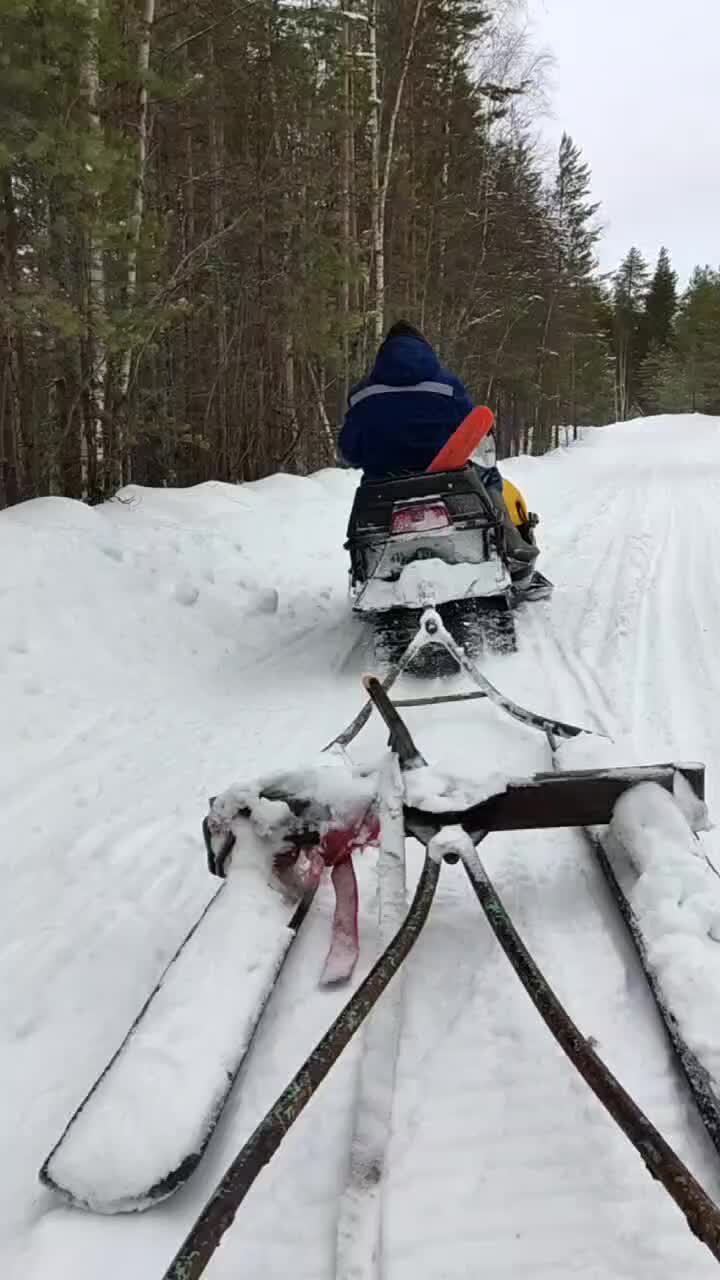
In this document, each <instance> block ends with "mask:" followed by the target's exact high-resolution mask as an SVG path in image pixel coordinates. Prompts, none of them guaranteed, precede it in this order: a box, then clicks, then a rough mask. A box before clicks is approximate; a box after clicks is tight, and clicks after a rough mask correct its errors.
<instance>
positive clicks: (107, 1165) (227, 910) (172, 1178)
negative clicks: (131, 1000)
mask: <svg viewBox="0 0 720 1280" xmlns="http://www.w3.org/2000/svg"><path fill="white" fill-rule="evenodd" d="M309 905H310V903H309V900H308V899H305V900H302V901H300V902H296V903H294V904H292V903H289V902H288V901H286V900H284V899H283V897H282V895H281V894H280V893H279V892H278V891H277V890H276V889H273V888H271V887H270V886H269V885H268V884H267V883H263V882H262V878H261V877H260V876H259V875H258V873H257V871H256V869H255V868H254V867H249V868H248V867H243V868H242V869H240V870H237V871H234V872H233V874H232V875H231V877H230V879H229V880H228V882H227V883H226V884H225V885H224V886H223V887H222V888H221V889H220V890H219V891H218V892H217V893H216V894H215V896H214V898H212V900H211V901H210V903H209V905H208V906H207V907H206V909H205V911H204V912H203V914H202V916H201V917H200V919H199V920H198V921H197V923H196V924H195V925H194V926H193V928H192V929H191V930H190V932H189V933H188V934H187V936H186V937H185V939H184V941H183V942H182V943H181V945H180V947H179V948H178V950H177V952H176V953H175V955H174V956H173V958H172V960H171V961H170V963H169V964H168V966H167V968H166V969H165V972H164V973H163V975H162V977H161V978H160V980H159V981H158V983H157V985H156V987H155V988H154V990H153V991H152V993H151V995H150V996H149V998H148V1000H147V1001H146V1003H145V1005H144V1006H143V1008H142V1009H141V1011H140V1013H139V1014H138V1016H137V1018H136V1019H135V1022H134V1023H133V1025H132V1027H131V1028H130V1030H129V1032H128V1034H127V1035H126V1037H125V1039H124V1040H123V1042H122V1044H121V1046H120V1048H119V1049H118V1050H117V1052H116V1054H115V1055H114V1057H113V1058H112V1059H111V1060H110V1062H109V1063H108V1065H107V1066H106V1068H105V1070H104V1071H103V1073H102V1075H101V1076H100V1077H99V1078H98V1080H97V1081H96V1083H95V1084H94V1085H93V1087H92V1088H91V1090H90V1092H89V1093H88V1094H87V1096H86V1097H85V1098H84V1100H83V1101H82V1102H81V1104H80V1106H79V1107H78V1109H77V1111H76V1112H75V1114H74V1115H73V1116H72V1118H71V1120H70V1121H69V1122H68V1124H67V1126H66V1128H65V1131H64V1133H63V1134H62V1136H61V1138H60V1139H59V1141H58V1142H57V1144H56V1146H55V1147H54V1148H53V1150H52V1152H51V1153H50V1155H49V1156H48V1158H47V1160H46V1161H45V1163H44V1164H43V1166H42V1169H41V1171H40V1179H41V1181H42V1182H43V1183H45V1185H46V1186H48V1187H50V1188H52V1189H53V1190H54V1191H56V1192H59V1193H60V1194H61V1195H62V1196H63V1197H64V1198H65V1199H67V1200H69V1201H70V1202H71V1203H73V1204H75V1205H77V1206H79V1207H82V1208H87V1209H91V1210H93V1211H94V1212H96V1213H105V1214H112V1213H128V1212H132V1211H136V1210H141V1209H146V1208H148V1207H149V1206H150V1205H152V1204H155V1203H157V1202H158V1201H160V1200H164V1199H166V1198H167V1197H168V1196H170V1195H172V1194H173V1193H174V1192H175V1191H177V1190H178V1188H179V1187H181V1186H182V1185H183V1183H184V1182H186V1181H187V1179H188V1178H189V1177H190V1175H191V1174H192V1173H193V1171H194V1170H195V1168H196V1167H197V1165H198V1164H199V1162H200V1160H201V1158H202V1156H203V1154H204V1152H205V1149H206V1147H207V1145H208V1143H209V1141H210V1138H211V1137H212V1134H213V1132H214V1130H215V1127H216V1124H217V1121H218V1119H219V1117H220V1114H221V1112H222V1109H223V1107H224V1105H225V1103H226V1101H227V1099H228V1097H229V1094H230V1091H231V1089H232V1087H233V1084H234V1082H235V1079H236V1078H237V1075H238V1072H239V1071H240V1068H241V1066H242V1063H243V1060H244V1058H245V1056H246V1054H247V1052H248V1049H249V1048H250V1044H251V1043H252V1039H253V1035H254V1033H255V1030H256V1028H257V1025H258V1023H259V1020H260V1017H261V1014H262V1012H263V1010H264V1008H265V1005H266V1003H267V1000H268V998H269V996H270V994H271V992H272V988H273V986H274V984H275V981H276V979H277V976H278V974H279V972H280V968H281V966H282V964H283V962H284V960H285V957H286V956H287V953H288V950H289V948H290V945H291V943H292V941H293V939H294V938H295V937H296V935H297V932H298V929H299V928H300V925H301V923H302V921H303V920H304V918H305V915H306V913H307V910H308V907H309Z"/></svg>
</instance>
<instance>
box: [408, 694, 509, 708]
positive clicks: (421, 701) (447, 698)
mask: <svg viewBox="0 0 720 1280" xmlns="http://www.w3.org/2000/svg"><path fill="white" fill-rule="evenodd" d="M479 698H487V694H486V693H480V692H472V693H445V694H439V695H437V696H436V697H434V698H396V699H395V700H394V706H396V707H439V706H441V705H442V704H443V703H448V702H474V701H476V700H477V699H479Z"/></svg>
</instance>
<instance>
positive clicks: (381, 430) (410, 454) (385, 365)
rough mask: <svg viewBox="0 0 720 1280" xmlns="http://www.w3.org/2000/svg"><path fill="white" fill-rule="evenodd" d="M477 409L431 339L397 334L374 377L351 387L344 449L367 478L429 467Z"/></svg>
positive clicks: (382, 354) (342, 441)
mask: <svg viewBox="0 0 720 1280" xmlns="http://www.w3.org/2000/svg"><path fill="white" fill-rule="evenodd" d="M472 408H473V402H472V400H471V399H470V396H469V395H468V393H467V391H466V390H465V387H464V386H463V384H462V382H461V381H460V379H459V378H456V377H455V374H454V373H450V372H449V371H448V370H447V369H444V368H443V367H442V365H441V364H440V361H439V360H438V358H437V356H436V354H435V352H434V351H433V349H432V347H431V346H430V344H429V343H427V342H424V341H423V340H422V339H421V338H414V337H410V336H405V335H403V336H402V337H397V338H391V339H390V341H386V342H385V343H383V345H382V347H381V348H380V351H379V352H378V356H377V359H376V361H375V364H374V367H373V369H372V372H371V373H370V375H369V377H367V378H364V379H363V381H362V382H359V383H358V384H357V386H355V387H353V389H352V391H351V392H350V398H349V404H348V411H347V414H346V415H345V422H344V425H343V428H342V431H341V432H340V439H339V445H340V452H341V453H342V455H343V457H344V458H345V460H346V461H347V462H349V463H350V465H351V466H353V467H361V468H362V470H363V471H364V473H365V478H366V479H367V480H373V479H381V478H382V477H383V476H386V475H387V474H388V473H389V472H398V471H403V472H407V471H413V472H418V471H425V470H427V468H428V467H429V466H430V463H431V462H432V460H433V458H434V457H435V456H436V454H438V453H439V452H440V450H441V449H442V447H443V445H444V444H445V442H446V441H447V440H449V438H450V436H451V435H452V434H453V432H454V431H455V429H456V428H457V427H459V426H460V423H461V422H462V421H463V419H464V418H466V417H467V415H468V414H469V413H470V411H471V410H472ZM493 470H494V468H493ZM487 479H488V480H490V482H491V483H492V481H493V479H494V477H492V476H491V475H490V474H488V475H487ZM501 483H502V482H501V481H500V476H499V475H497V480H496V484H501Z"/></svg>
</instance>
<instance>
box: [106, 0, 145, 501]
mask: <svg viewBox="0 0 720 1280" xmlns="http://www.w3.org/2000/svg"><path fill="white" fill-rule="evenodd" d="M154 21H155V0H143V15H142V26H141V30H140V42H139V44H138V55H137V77H138V85H139V88H138V103H137V125H136V127H137V159H136V168H135V178H134V187H133V199H132V206H131V211H130V220H129V224H128V253H127V283H126V287H125V307H126V311H127V313H128V316H129V314H130V312H131V311H132V308H133V304H134V302H135V298H136V296H137V264H138V250H139V248H140V236H141V233H142V223H143V214H144V212H145V169H146V165H147V144H148V91H147V77H148V71H149V70H150V42H151V38H152V29H153V23H154ZM131 362H132V345H131V343H130V341H129V339H128V342H127V345H126V347H125V350H124V351H123V353H122V356H121V359H120V375H119V384H118V392H119V405H118V406H117V409H118V412H117V423H116V427H115V451H114V457H113V463H112V465H113V484H114V485H116V486H117V487H118V488H119V487H120V486H121V485H122V484H123V481H124V480H126V479H127V480H129V479H130V471H129V465H130V459H129V456H127V443H126V434H125V430H124V426H121V425H120V424H121V423H123V421H124V418H125V415H126V413H127V397H128V389H129V387H130V365H131Z"/></svg>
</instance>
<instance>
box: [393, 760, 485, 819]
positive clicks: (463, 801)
mask: <svg viewBox="0 0 720 1280" xmlns="http://www.w3.org/2000/svg"><path fill="white" fill-rule="evenodd" d="M507 787H508V779H507V778H506V777H505V776H503V775H502V774H497V773H488V774H487V776H486V777H485V778H470V779H465V778H458V777H457V775H455V774H448V773H443V772H442V771H441V770H439V769H436V768H433V767H432V766H431V765H427V766H426V767H424V768H420V769H413V770H412V772H410V773H408V774H406V775H405V799H406V802H407V804H409V805H411V806H412V807H413V808H416V809H424V810H425V811H426V812H428V813H443V812H448V811H452V810H462V809H469V808H470V807H471V806H472V805H475V804H481V803H482V801H483V800H488V799H489V798H490V796H495V795H500V794H501V793H502V792H503V791H507Z"/></svg>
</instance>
